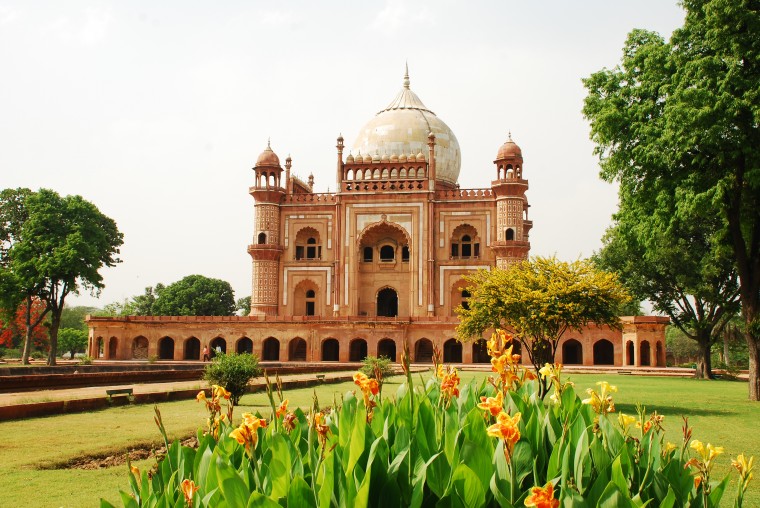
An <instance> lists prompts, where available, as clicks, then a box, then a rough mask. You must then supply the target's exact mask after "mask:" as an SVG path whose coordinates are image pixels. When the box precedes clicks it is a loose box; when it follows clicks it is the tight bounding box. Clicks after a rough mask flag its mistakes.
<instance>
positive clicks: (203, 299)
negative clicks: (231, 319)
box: [151, 275, 236, 316]
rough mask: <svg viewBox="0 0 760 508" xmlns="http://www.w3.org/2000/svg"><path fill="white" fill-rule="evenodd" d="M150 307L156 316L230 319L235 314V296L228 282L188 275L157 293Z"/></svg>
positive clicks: (158, 290)
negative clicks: (225, 317) (220, 317)
mask: <svg viewBox="0 0 760 508" xmlns="http://www.w3.org/2000/svg"><path fill="white" fill-rule="evenodd" d="M156 289H157V296H156V299H155V302H153V304H152V308H151V310H152V313H153V315H156V316H231V315H233V314H235V309H236V307H235V293H234V291H233V290H232V286H230V283H229V282H226V281H223V280H220V279H212V278H209V277H204V276H203V275H188V276H187V277H184V278H183V279H181V280H178V281H177V282H174V283H172V284H169V285H168V286H166V287H164V288H161V289H159V287H158V285H157V286H156Z"/></svg>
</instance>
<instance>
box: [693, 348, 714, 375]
mask: <svg viewBox="0 0 760 508" xmlns="http://www.w3.org/2000/svg"><path fill="white" fill-rule="evenodd" d="M710 349H711V348H710V343H709V342H707V343H704V342H702V341H700V343H699V350H700V351H699V353H700V358H699V361H697V369H696V371H695V373H694V377H696V378H697V379H712V377H713V374H712V358H711V355H710V353H711V351H710Z"/></svg>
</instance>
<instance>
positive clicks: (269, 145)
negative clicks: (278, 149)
mask: <svg viewBox="0 0 760 508" xmlns="http://www.w3.org/2000/svg"><path fill="white" fill-rule="evenodd" d="M270 141H272V138H271V137H269V138H267V149H268V150H271V149H272V145H271V144H270Z"/></svg>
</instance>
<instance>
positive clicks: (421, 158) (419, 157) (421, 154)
mask: <svg viewBox="0 0 760 508" xmlns="http://www.w3.org/2000/svg"><path fill="white" fill-rule="evenodd" d="M417 162H425V155H423V153H422V152H419V153H418V154H417Z"/></svg>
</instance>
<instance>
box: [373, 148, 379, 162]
mask: <svg viewBox="0 0 760 508" xmlns="http://www.w3.org/2000/svg"><path fill="white" fill-rule="evenodd" d="M372 162H374V163H378V162H380V154H379V153H377V150H375V155H373V156H372Z"/></svg>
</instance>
